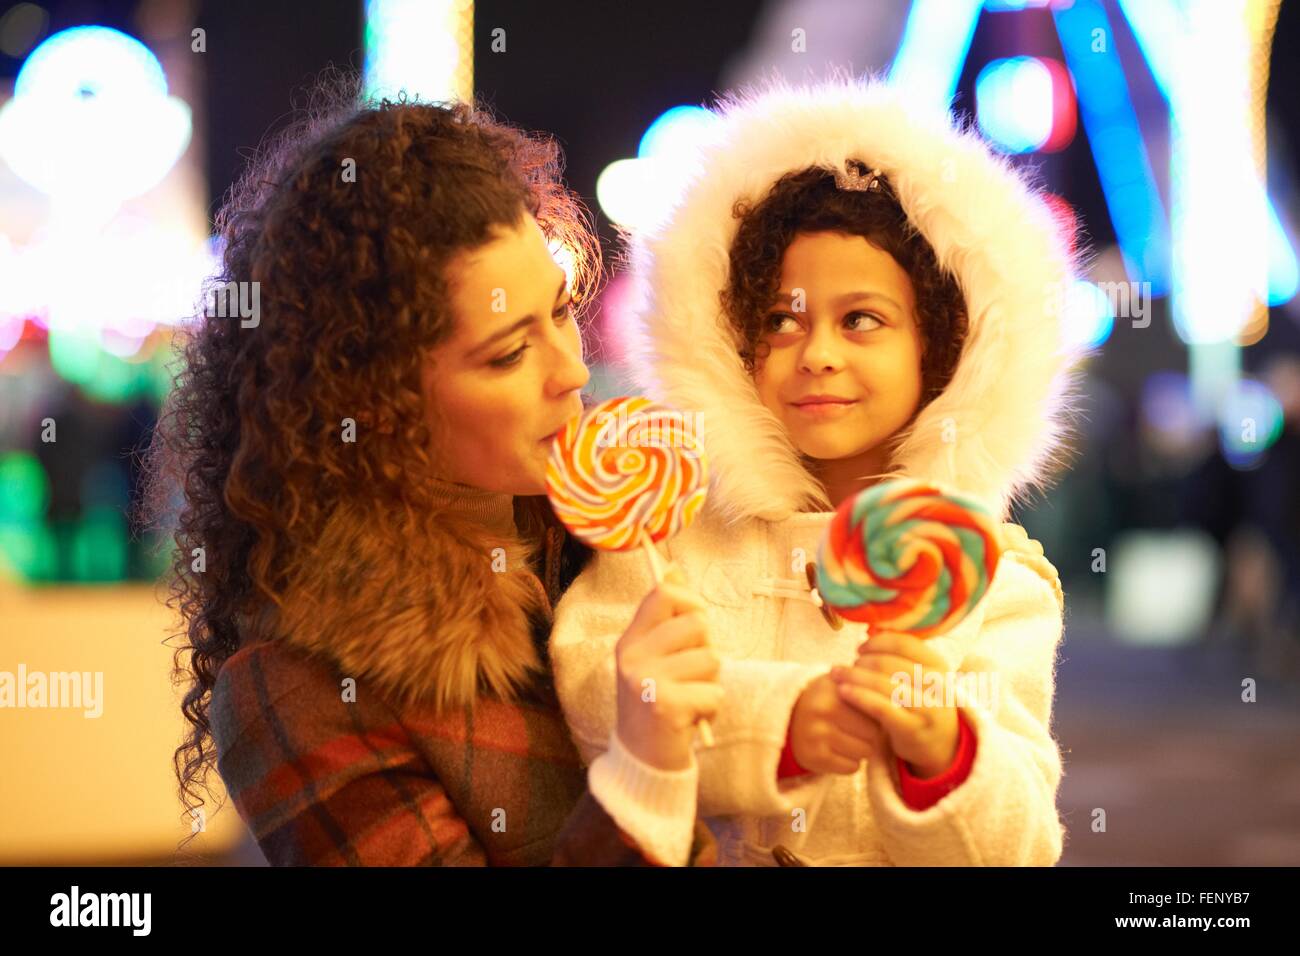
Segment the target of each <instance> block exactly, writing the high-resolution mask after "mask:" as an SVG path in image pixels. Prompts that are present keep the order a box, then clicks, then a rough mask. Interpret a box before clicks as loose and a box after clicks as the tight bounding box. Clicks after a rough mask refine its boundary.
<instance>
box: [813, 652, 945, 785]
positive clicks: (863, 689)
mask: <svg viewBox="0 0 1300 956" xmlns="http://www.w3.org/2000/svg"><path fill="white" fill-rule="evenodd" d="M858 653H859V654H860V655H861V656H860V657H859V658H858V659H857V662H856V663H855V664H854V666H852V667H836V668H833V669H832V670H831V675H830V676H831V679H832V680H834V681H835V682H836V683H837V684H838V685H839V689H838V692H839V695H840V698H841V699H842V700H844V701H846V702H847V703H849V704H851V705H852V706H853V707H854V708H855V709H856V710H858V711H860V712H861V713H862V714H865V715H866V716H867V717H870V718H872V719H873V720H874V721H876V722H878V724H879V725H880V727H881V728H883V729H884V732H885V733H886V734H887V735H888V737H889V743H890V746H891V747H892V748H893V750H894V753H896V754H898V756H900V757H902V758H903V759H904V760H906V761H907V763H908V769H909V770H911V771H912V773H914V774H916V775H917V776H918V777H936V776H938V775H939V774H941V773H943V771H944V770H946V769H948V767H949V766H950V765H951V764H952V761H953V758H954V757H956V755H957V738H958V731H959V729H960V728H959V726H958V721H957V709H956V708H955V707H949V706H946V703H945V702H946V701H947V699H948V693H947V680H948V678H947V668H948V665H947V662H946V661H944V659H943V658H942V657H941V656H940V655H939V654H938V653H937V652H936V651H935V650H934V649H933V648H930V647H927V646H926V644H925V642H924V641H922V640H921V639H920V638H918V637H914V636H913V635H911V634H903V633H900V632H897V631H877V632H875V633H873V634H872V635H871V638H870V639H869V640H868V641H866V642H865V643H863V644H862V646H861V647H859V648H858ZM918 665H919V666H920V668H921V676H920V683H919V684H918V683H917V677H916V668H917V666H918ZM931 688H932V689H931ZM896 691H897V696H895V692H896ZM927 695H937V696H938V698H939V703H938V704H936V705H930V706H925V705H924V698H925V697H926V696H927ZM913 698H915V699H913ZM895 701H897V702H895ZM796 757H797V755H796Z"/></svg>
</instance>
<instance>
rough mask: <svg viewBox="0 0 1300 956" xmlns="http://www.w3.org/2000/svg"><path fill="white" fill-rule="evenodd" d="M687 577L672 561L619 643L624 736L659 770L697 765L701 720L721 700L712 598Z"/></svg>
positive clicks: (616, 650) (616, 656)
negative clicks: (709, 621) (709, 618)
mask: <svg viewBox="0 0 1300 956" xmlns="http://www.w3.org/2000/svg"><path fill="white" fill-rule="evenodd" d="M685 583H686V582H685V578H684V577H683V576H682V573H681V570H680V569H678V568H676V567H671V568H670V569H669V571H668V573H667V574H666V575H665V577H664V582H663V583H662V584H661V585H659V587H657V588H655V589H654V590H653V591H651V592H650V593H649V594H648V595H646V597H645V600H643V601H642V602H641V606H640V607H639V608H637V612H636V616H635V617H634V618H633V619H632V623H631V624H629V625H628V628H627V630H626V631H624V632H623V636H622V637H620V638H619V640H618V644H617V645H616V646H615V648H614V659H615V662H616V668H617V671H616V673H617V682H618V736H619V740H621V741H622V743H623V746H624V747H626V748H627V749H628V750H629V751H631V752H632V755H633V756H635V757H636V758H637V759H639V760H642V761H644V762H645V763H648V764H650V765H651V766H654V767H658V768H659V769H660V770H685V769H686V768H687V767H689V766H690V765H691V738H692V736H693V734H694V729H695V723H696V721H697V720H699V719H700V718H701V717H704V718H709V717H712V716H713V715H714V714H715V713H716V712H717V709H718V704H719V703H721V701H722V685H721V684H719V683H718V680H717V677H718V668H719V664H720V662H719V660H718V657H717V655H716V654H714V652H713V651H712V650H711V649H710V648H709V646H708V628H707V625H706V622H705V619H704V607H705V605H704V602H703V601H702V600H701V599H700V598H699V597H698V596H697V595H696V594H694V593H693V592H692V591H691V590H690V589H689V588H687V587H686V586H685Z"/></svg>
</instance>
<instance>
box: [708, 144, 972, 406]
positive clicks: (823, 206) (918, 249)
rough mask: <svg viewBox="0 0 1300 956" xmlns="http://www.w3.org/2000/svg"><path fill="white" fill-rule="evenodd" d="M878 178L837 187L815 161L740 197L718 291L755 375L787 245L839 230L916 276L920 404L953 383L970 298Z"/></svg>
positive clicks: (884, 181) (887, 185) (743, 354)
mask: <svg viewBox="0 0 1300 956" xmlns="http://www.w3.org/2000/svg"><path fill="white" fill-rule="evenodd" d="M880 183H881V188H880V189H879V190H864V191H861V192H857V191H852V190H845V189H840V188H838V187H837V186H836V185H835V177H834V175H833V173H832V172H831V171H829V170H827V169H824V168H822V167H820V166H812V167H809V168H807V169H803V170H799V171H797V172H791V173H787V174H786V175H785V176H782V177H781V178H780V179H778V180H777V181H776V182H775V183H774V184H773V185H772V188H771V189H770V190H768V192H767V194H766V195H765V196H764V197H763V198H762V199H761V200H759V201H758V202H756V203H747V202H745V201H743V200H742V201H740V202H737V203H736V205H735V207H734V208H733V211H732V212H733V215H734V216H735V217H736V218H737V219H739V220H740V226H739V228H738V229H737V231H736V238H735V239H734V240H733V242H732V244H731V256H730V258H731V265H730V274H729V277H728V280H727V286H726V287H725V288H724V289H723V290H722V294H721V297H722V307H723V310H724V312H725V314H726V316H727V318H728V320H729V321H730V323H731V326H732V329H733V331H734V333H735V335H736V338H737V340H738V343H739V348H740V355H741V358H742V359H743V360H744V362H745V368H746V369H747V370H748V371H749V373H750V374H751V375H753V374H754V371H755V368H756V365H757V363H758V360H759V359H760V358H761V357H762V355H761V352H760V349H761V347H762V345H763V342H762V333H763V316H764V315H765V313H766V311H767V309H768V308H770V307H771V305H772V302H773V301H774V300H775V299H776V294H777V291H778V289H779V286H780V282H781V260H782V258H784V256H785V251H786V249H787V248H789V246H790V243H791V242H792V241H793V240H794V238H795V236H796V235H798V234H799V233H807V232H838V233H843V234H845V235H850V236H861V237H862V238H863V239H866V240H867V241H868V242H870V243H871V244H872V245H874V246H876V247H877V248H879V249H881V250H883V251H884V252H887V253H889V255H891V256H893V257H894V260H895V261H896V262H898V264H899V265H900V266H901V267H902V268H903V270H904V271H906V272H907V274H908V276H909V278H910V279H911V280H912V288H913V291H914V293H915V296H916V311H917V316H918V319H919V321H920V331H921V338H922V341H923V342H924V348H923V353H922V359H921V391H922V398H921V404H922V406H924V405H925V404H926V403H927V402H929V401H931V400H933V399H934V398H935V397H936V396H937V395H938V394H939V393H940V392H942V391H943V389H944V387H945V386H946V385H947V384H948V381H949V379H951V378H952V373H953V371H954V370H955V369H956V367H957V360H958V358H960V356H961V350H962V345H963V344H964V342H965V338H966V327H967V313H966V300H965V299H964V297H963V296H962V292H961V289H960V287H959V286H958V284H957V281H956V279H954V278H953V276H952V275H951V274H949V273H948V272H946V271H944V270H943V269H941V268H940V266H939V263H938V261H937V259H936V257H935V254H934V249H933V248H932V247H931V245H930V243H929V242H927V241H926V239H925V237H924V236H922V235H921V233H920V232H919V231H918V230H917V229H916V227H915V226H913V225H912V223H911V221H910V220H909V219H908V218H907V214H906V213H905V212H904V211H903V207H902V204H901V203H899V201H898V197H897V196H896V195H895V194H894V191H893V189H892V188H891V187H890V186H889V183H888V180H887V179H885V177H883V176H882V177H880Z"/></svg>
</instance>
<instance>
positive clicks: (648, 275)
mask: <svg viewBox="0 0 1300 956" xmlns="http://www.w3.org/2000/svg"><path fill="white" fill-rule="evenodd" d="M716 112H718V113H719V114H720V122H719V123H718V124H717V127H716V129H715V131H714V134H713V135H712V136H711V137H710V139H709V142H708V144H707V145H706V146H704V147H703V148H702V153H701V156H700V160H701V161H700V164H699V167H698V169H699V170H700V173H699V174H698V175H697V176H696V178H694V179H693V181H691V182H690V183H688V184H687V185H686V187H685V188H684V190H683V192H682V194H681V196H680V197H679V201H678V203H677V204H676V206H675V208H674V209H673V211H672V212H671V214H670V215H669V217H668V218H667V220H666V221H665V222H664V223H661V224H660V225H659V226H657V227H654V228H652V229H650V230H647V231H646V232H644V233H641V234H639V235H636V236H634V237H633V243H632V250H631V259H632V265H633V270H634V273H635V274H636V281H637V284H638V286H640V288H641V290H642V294H643V301H644V303H645V305H644V307H643V308H642V310H641V312H640V314H639V315H638V316H637V319H636V321H635V323H634V327H633V329H632V332H631V336H630V337H631V340H632V348H631V353H630V354H631V356H632V365H633V368H632V370H631V374H632V376H633V379H634V380H635V382H636V384H637V386H638V387H639V388H640V389H641V390H642V391H643V392H645V393H646V394H647V395H650V396H652V397H654V398H656V399H658V400H660V401H663V402H666V403H668V404H670V405H673V406H676V407H677V408H680V409H682V410H684V411H694V412H698V413H701V414H702V416H703V420H702V428H703V435H704V442H705V447H706V448H707V449H708V453H709V462H710V465H711V470H712V473H713V488H712V490H711V492H710V507H712V508H715V509H717V510H718V511H719V512H720V514H721V515H723V516H724V518H726V519H727V520H731V521H736V520H741V519H743V518H747V517H758V518H764V519H767V520H773V521H775V520H781V519H783V518H786V517H789V516H790V515H791V514H793V513H795V512H797V511H801V510H827V509H828V508H829V504H828V502H827V499H826V496H825V489H824V488H823V487H822V485H821V483H820V482H819V481H818V480H817V479H816V478H815V477H814V476H813V475H812V474H810V473H809V472H808V470H807V469H806V468H805V467H804V466H803V465H802V464H801V462H800V457H799V454H798V452H797V451H796V449H795V448H794V446H793V445H792V443H791V442H790V440H789V438H788V437H787V435H786V432H785V429H784V428H783V427H782V426H781V424H780V422H779V421H778V419H777V418H776V416H775V415H773V414H772V413H771V412H770V411H768V409H767V408H766V407H764V406H763V404H762V403H761V401H760V400H759V398H758V393H757V391H756V389H755V388H754V385H753V382H752V380H751V379H750V377H749V376H748V375H747V374H746V372H745V369H744V366H743V364H742V362H741V360H740V357H739V355H738V353H737V348H736V341H735V337H734V335H733V333H732V332H731V329H730V326H729V324H728V322H727V319H726V317H725V315H724V314H723V312H722V307H721V303H720V301H719V293H720V291H721V290H722V288H723V287H724V285H725V283H726V279H727V270H728V256H729V251H730V247H731V243H732V240H733V238H734V236H735V234H736V228H737V225H738V221H737V220H736V219H735V218H734V217H733V215H732V207H733V206H734V205H735V203H736V202H737V201H738V200H742V199H743V200H746V201H751V202H752V201H756V200H758V199H760V198H761V197H762V196H764V195H765V194H766V193H767V191H768V190H769V189H770V187H771V186H772V184H773V183H774V182H775V181H776V180H777V179H778V178H780V177H781V176H782V175H784V174H785V173H787V172H791V171H795V170H799V169H804V168H806V167H808V166H813V165H820V166H823V167H825V168H826V169H828V170H832V169H842V168H843V163H844V161H845V159H848V158H853V159H857V160H860V161H862V162H864V163H865V164H866V165H867V166H868V167H879V168H880V169H881V170H882V171H883V172H884V173H885V175H886V176H887V178H888V179H889V182H890V184H891V186H892V188H893V189H894V191H895V192H896V194H897V195H898V197H899V200H900V202H901V203H902V205H903V208H904V210H905V211H906V212H907V214H908V217H909V218H910V219H911V221H912V222H913V224H914V225H915V226H916V227H917V228H918V229H919V230H920V231H921V233H922V234H923V235H924V236H925V237H926V239H928V240H929V242H930V244H931V245H932V246H933V247H934V250H935V253H936V255H937V258H938V261H939V264H940V265H941V266H942V267H943V268H945V269H947V270H948V271H950V272H951V273H952V274H953V275H955V276H956V278H957V280H958V283H959V285H960V286H961V289H962V291H963V293H964V294H965V297H966V304H967V309H968V312H969V332H968V335H967V340H966V343H965V346H964V349H963V352H962V356H961V359H960V361H959V364H958V367H957V370H956V372H955V374H954V376H953V378H952V381H951V382H950V383H949V385H948V387H947V388H946V389H945V390H944V392H943V394H941V395H940V396H939V397H938V398H936V399H935V400H934V401H933V402H931V403H930V404H929V405H928V406H927V407H926V408H925V409H924V410H923V411H922V412H921V413H920V414H919V415H918V416H917V417H916V418H915V420H914V421H913V423H912V426H911V428H910V429H909V430H908V431H907V432H906V433H905V434H903V435H900V436H899V438H898V442H899V443H898V445H897V450H896V452H895V456H894V459H893V463H894V469H893V471H892V473H893V474H896V475H908V476H913V477H917V478H923V479H927V480H931V481H937V482H941V483H944V484H947V485H950V486H953V487H957V488H960V489H963V490H964V491H965V492H967V493H968V494H971V495H974V496H976V497H978V498H980V499H981V500H983V501H984V502H985V503H986V504H987V505H988V506H989V508H990V509H991V510H992V511H993V512H994V513H995V514H996V515H998V516H1000V517H1005V516H1006V515H1007V514H1008V512H1009V508H1010V505H1011V503H1012V501H1013V500H1015V499H1016V498H1019V497H1022V496H1024V495H1025V493H1026V492H1027V491H1029V490H1030V489H1032V488H1033V487H1035V486H1042V485H1044V484H1045V483H1046V480H1047V479H1048V477H1049V475H1050V473H1051V471H1052V470H1053V467H1054V466H1055V465H1057V464H1059V463H1060V454H1059V450H1060V448H1061V446H1062V440H1063V438H1064V437H1065V435H1066V429H1067V421H1066V418H1065V415H1066V411H1067V408H1068V407H1069V406H1070V404H1071V403H1072V397H1073V394H1074V393H1075V392H1076V391H1077V387H1078V386H1077V381H1076V380H1075V378H1074V371H1073V370H1074V368H1075V366H1076V363H1077V361H1078V359H1079V358H1080V357H1081V353H1079V352H1077V351H1072V350H1071V349H1070V348H1069V347H1068V346H1067V344H1066V342H1065V340H1064V338H1063V336H1062V334H1061V328H1060V325H1059V323H1058V322H1057V321H1056V315H1057V314H1059V312H1060V308H1059V303H1060V301H1061V299H1060V297H1059V296H1060V294H1061V292H1062V290H1064V289H1066V288H1067V287H1068V286H1067V282H1068V280H1069V279H1071V278H1072V277H1073V276H1074V275H1075V274H1077V270H1078V262H1077V261H1076V260H1072V259H1071V257H1070V255H1069V253H1068V251H1067V248H1066V244H1065V242H1064V241H1063V237H1062V236H1060V235H1059V233H1058V228H1057V226H1056V224H1055V222H1054V220H1053V218H1052V216H1051V214H1050V212H1049V211H1048V209H1047V207H1046V206H1045V204H1044V203H1043V201H1042V199H1041V195H1040V193H1039V192H1038V191H1037V190H1036V189H1035V188H1033V187H1031V186H1030V185H1029V184H1028V182H1027V181H1026V180H1025V179H1024V178H1023V177H1022V175H1021V174H1020V173H1018V172H1017V171H1016V170H1015V169H1014V168H1013V167H1012V165H1011V164H1010V162H1009V161H1008V160H1006V159H1004V158H1002V157H1000V156H996V155H994V154H993V153H992V152H990V150H989V148H988V147H987V146H986V145H985V144H984V143H983V141H982V140H981V139H980V138H979V136H978V134H977V133H975V132H973V131H972V130H970V129H968V128H962V127H958V126H955V125H954V124H953V122H952V121H951V120H950V119H949V117H948V114H947V113H946V111H945V112H942V113H939V114H936V113H935V112H934V111H933V110H932V109H927V108H925V107H923V106H919V105H917V104H913V103H910V102H908V101H907V99H906V95H905V94H903V93H901V92H900V91H898V90H897V89H895V88H892V87H889V86H886V85H885V84H883V83H881V82H880V81H878V80H852V79H836V80H833V81H830V82H824V83H821V84H818V85H814V86H807V87H791V86H788V85H785V84H783V83H774V84H771V85H768V86H766V87H763V88H759V89H751V90H746V91H742V92H740V93H737V94H734V95H732V96H730V97H729V98H727V99H725V100H724V101H723V102H722V103H721V104H720V105H719V106H718V107H717V110H716Z"/></svg>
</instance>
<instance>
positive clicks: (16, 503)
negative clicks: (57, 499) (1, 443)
mask: <svg viewBox="0 0 1300 956" xmlns="http://www.w3.org/2000/svg"><path fill="white" fill-rule="evenodd" d="M49 500H50V482H49V479H48V478H46V476H45V469H44V468H42V467H41V463H40V462H39V461H38V460H37V459H36V456H35V455H33V454H32V453H31V452H28V451H11V452H6V453H5V454H3V455H0V521H6V522H7V521H20V522H27V521H39V520H40V518H41V516H42V515H44V514H45V506H46V505H47V504H48V503H49Z"/></svg>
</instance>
